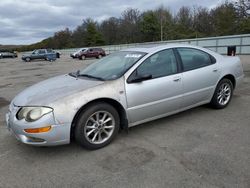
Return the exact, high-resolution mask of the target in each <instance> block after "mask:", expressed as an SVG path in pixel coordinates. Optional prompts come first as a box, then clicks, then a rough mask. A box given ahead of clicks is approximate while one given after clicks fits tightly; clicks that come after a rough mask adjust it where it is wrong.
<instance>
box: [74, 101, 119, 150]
mask: <svg viewBox="0 0 250 188" xmlns="http://www.w3.org/2000/svg"><path fill="white" fill-rule="evenodd" d="M119 128H120V118H119V114H118V112H117V111H116V109H115V108H114V107H113V106H111V105H109V104H107V103H102V102H99V103H94V104H93V105H91V106H88V107H87V108H86V109H85V110H84V111H83V112H82V113H81V114H80V117H79V118H78V121H77V123H76V127H75V129H74V134H75V135H74V136H75V139H76V141H77V142H78V143H80V145H81V146H83V147H84V148H87V149H89V150H95V149H99V148H102V147H104V146H106V145H108V144H109V143H110V142H111V141H112V140H113V139H114V138H115V136H116V135H117V133H118V131H119Z"/></svg>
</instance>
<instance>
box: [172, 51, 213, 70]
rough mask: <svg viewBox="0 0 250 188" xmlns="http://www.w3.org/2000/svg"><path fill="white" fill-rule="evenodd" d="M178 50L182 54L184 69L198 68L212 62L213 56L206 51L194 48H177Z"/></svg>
mask: <svg viewBox="0 0 250 188" xmlns="http://www.w3.org/2000/svg"><path fill="white" fill-rule="evenodd" d="M177 50H178V52H179V54H180V56H181V60H182V64H183V70H184V71H189V70H193V69H198V68H201V67H205V66H208V65H211V64H212V61H211V58H210V56H209V54H207V53H206V52H203V51H201V50H196V49H192V48H177Z"/></svg>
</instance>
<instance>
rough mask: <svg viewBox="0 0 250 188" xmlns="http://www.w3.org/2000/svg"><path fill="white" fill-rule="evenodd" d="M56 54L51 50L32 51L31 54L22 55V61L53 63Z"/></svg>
mask: <svg viewBox="0 0 250 188" xmlns="http://www.w3.org/2000/svg"><path fill="white" fill-rule="evenodd" d="M57 57H58V56H57V53H56V52H55V51H53V50H52V49H37V50H34V51H33V52H32V53H31V54H24V55H23V56H22V60H24V61H26V62H28V61H31V60H33V59H44V60H47V61H55V60H56V58H57Z"/></svg>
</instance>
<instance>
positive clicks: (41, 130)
mask: <svg viewBox="0 0 250 188" xmlns="http://www.w3.org/2000/svg"><path fill="white" fill-rule="evenodd" d="M50 129H51V126H47V127H40V128H34V129H24V131H25V132H26V133H44V132H48V131H50Z"/></svg>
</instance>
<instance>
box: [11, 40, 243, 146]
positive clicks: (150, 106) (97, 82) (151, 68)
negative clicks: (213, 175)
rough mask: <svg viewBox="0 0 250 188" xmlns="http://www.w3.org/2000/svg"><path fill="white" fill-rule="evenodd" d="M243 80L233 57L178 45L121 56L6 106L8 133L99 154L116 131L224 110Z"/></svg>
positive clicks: (26, 92)
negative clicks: (201, 109) (207, 109)
mask: <svg viewBox="0 0 250 188" xmlns="http://www.w3.org/2000/svg"><path fill="white" fill-rule="evenodd" d="M242 80H243V70H242V65H241V62H240V59H239V58H238V57H223V56H221V55H219V54H217V53H215V52H213V51H210V50H208V49H204V48H200V47H195V46H190V45H178V44H172V45H164V46H157V47H144V48H134V49H127V50H122V51H119V52H116V53H113V54H111V55H109V56H107V57H105V58H103V59H101V60H99V61H97V62H95V63H93V64H91V65H89V66H88V67H87V68H85V69H83V70H79V71H76V72H73V73H69V74H66V75H61V76H57V77H54V78H50V79H48V80H45V81H42V82H40V83H37V84H35V85H33V86H31V87H29V88H27V89H25V90H24V91H23V92H21V93H20V94H18V95H17V96H16V97H15V98H14V99H13V100H12V102H11V104H10V106H9V111H8V113H7V114H6V121H7V127H8V129H9V130H10V131H11V132H12V133H13V135H15V137H16V138H17V139H18V140H20V141H21V142H23V143H25V144H30V145H36V146H44V145H46V146H49V145H60V144H67V143H69V142H70V140H71V138H72V137H74V138H75V140H76V141H77V142H78V143H80V144H81V145H82V146H84V147H86V148H88V149H98V148H101V147H104V146H106V145H107V144H109V143H110V142H111V141H112V140H113V139H114V138H115V136H116V135H117V133H118V131H119V129H125V130H126V129H128V128H129V127H131V126H135V125H138V124H141V123H144V122H148V121H152V120H155V119H158V118H162V117H165V116H168V115H171V114H175V113H178V112H181V111H184V110H187V109H190V108H193V107H196V106H199V105H203V104H207V103H210V104H211V106H212V107H214V108H217V109H222V108H225V107H226V106H227V105H228V104H229V102H230V100H231V98H232V95H233V91H234V89H235V88H236V87H237V86H238V85H239V84H240V83H241V82H242Z"/></svg>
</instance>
